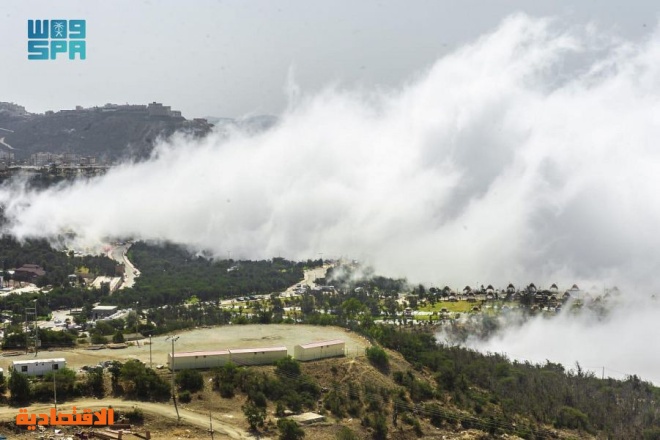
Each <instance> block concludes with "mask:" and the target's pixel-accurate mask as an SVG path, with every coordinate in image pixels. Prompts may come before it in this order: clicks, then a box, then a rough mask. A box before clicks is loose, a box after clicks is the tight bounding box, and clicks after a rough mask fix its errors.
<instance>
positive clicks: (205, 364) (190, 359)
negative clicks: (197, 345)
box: [167, 350, 230, 371]
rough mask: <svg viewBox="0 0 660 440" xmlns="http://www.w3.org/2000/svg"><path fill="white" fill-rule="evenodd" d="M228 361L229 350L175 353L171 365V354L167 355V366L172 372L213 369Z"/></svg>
mask: <svg viewBox="0 0 660 440" xmlns="http://www.w3.org/2000/svg"><path fill="white" fill-rule="evenodd" d="M229 360H230V357H229V350H218V351H188V352H182V353H176V352H175V353H174V363H172V353H168V354H167V365H168V366H169V367H170V370H173V371H175V370H182V369H202V368H215V367H220V366H222V365H225V364H226V363H228V362H229Z"/></svg>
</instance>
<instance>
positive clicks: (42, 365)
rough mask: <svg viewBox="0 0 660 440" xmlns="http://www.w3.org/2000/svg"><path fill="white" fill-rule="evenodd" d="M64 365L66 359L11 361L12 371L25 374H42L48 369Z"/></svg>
mask: <svg viewBox="0 0 660 440" xmlns="http://www.w3.org/2000/svg"><path fill="white" fill-rule="evenodd" d="M64 367H66V359H64V358H56V359H34V360H29V361H13V362H12V363H11V370H12V372H14V371H17V372H19V373H23V374H27V375H28V376H43V375H44V374H46V373H48V372H50V371H57V370H61V369H62V368H64Z"/></svg>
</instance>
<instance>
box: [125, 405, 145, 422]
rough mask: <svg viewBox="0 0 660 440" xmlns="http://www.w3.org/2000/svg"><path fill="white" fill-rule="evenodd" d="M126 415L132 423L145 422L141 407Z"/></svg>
mask: <svg viewBox="0 0 660 440" xmlns="http://www.w3.org/2000/svg"><path fill="white" fill-rule="evenodd" d="M124 417H126V419H127V420H128V421H129V422H130V423H132V424H142V423H144V413H143V412H142V410H141V409H140V408H135V409H133V410H132V411H129V412H127V413H126V414H124Z"/></svg>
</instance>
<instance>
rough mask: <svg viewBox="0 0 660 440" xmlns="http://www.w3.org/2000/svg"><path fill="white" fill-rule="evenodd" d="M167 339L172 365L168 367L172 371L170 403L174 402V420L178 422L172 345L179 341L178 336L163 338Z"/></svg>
mask: <svg viewBox="0 0 660 440" xmlns="http://www.w3.org/2000/svg"><path fill="white" fill-rule="evenodd" d="M168 339H169V340H170V341H172V357H171V359H172V365H170V368H171V369H172V401H173V402H174V409H175V410H176V420H177V421H180V420H181V417H179V407H178V406H177V405H176V388H174V343H175V342H176V341H178V340H179V336H168V337H167V338H165V340H166V341H167V340H168Z"/></svg>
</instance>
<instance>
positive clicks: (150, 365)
mask: <svg viewBox="0 0 660 440" xmlns="http://www.w3.org/2000/svg"><path fill="white" fill-rule="evenodd" d="M149 368H151V369H153V368H154V366H153V362H152V361H151V333H149Z"/></svg>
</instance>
